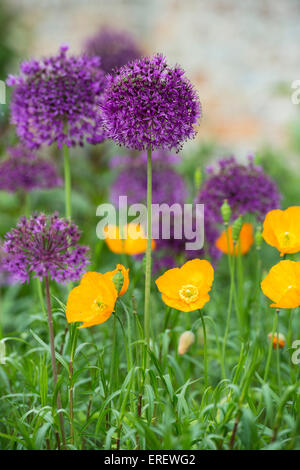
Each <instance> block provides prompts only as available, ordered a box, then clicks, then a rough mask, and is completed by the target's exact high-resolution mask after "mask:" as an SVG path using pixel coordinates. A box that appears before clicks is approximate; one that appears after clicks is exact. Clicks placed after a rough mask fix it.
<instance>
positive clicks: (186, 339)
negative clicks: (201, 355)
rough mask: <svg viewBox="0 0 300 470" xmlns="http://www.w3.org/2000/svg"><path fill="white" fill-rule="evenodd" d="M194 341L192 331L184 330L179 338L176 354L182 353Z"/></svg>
mask: <svg viewBox="0 0 300 470" xmlns="http://www.w3.org/2000/svg"><path fill="white" fill-rule="evenodd" d="M194 342H195V335H194V333H193V332H192V331H185V332H184V333H182V335H181V336H180V338H179V344H178V354H180V355H182V354H185V353H186V352H187V350H188V349H189V347H190V346H191V345H192V344H193V343H194Z"/></svg>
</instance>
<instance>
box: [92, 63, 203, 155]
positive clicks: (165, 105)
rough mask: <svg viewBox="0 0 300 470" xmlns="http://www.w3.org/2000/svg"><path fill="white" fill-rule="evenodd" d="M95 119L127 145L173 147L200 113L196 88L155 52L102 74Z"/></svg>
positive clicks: (187, 133)
mask: <svg viewBox="0 0 300 470" xmlns="http://www.w3.org/2000/svg"><path fill="white" fill-rule="evenodd" d="M100 110H101V113H100V119H99V120H100V121H101V122H102V124H103V125H104V129H105V131H106V132H107V136H108V137H109V138H111V139H113V140H114V141H116V142H117V143H118V144H119V145H124V146H125V147H128V148H130V149H136V150H147V149H148V148H149V147H150V146H151V147H152V149H153V150H155V149H165V150H171V149H174V148H175V149H176V150H179V149H180V148H181V147H182V144H183V143H184V141H186V140H187V139H190V138H192V137H194V136H195V134H196V131H195V125H197V124H198V122H199V120H200V117H201V104H200V101H199V98H198V95H197V93H196V91H195V90H194V88H193V86H192V85H191V83H190V82H189V80H188V79H187V78H186V77H185V75H184V71H183V70H182V69H181V68H180V67H179V66H175V67H174V68H172V67H170V66H168V65H167V63H166V59H165V57H163V56H162V55H161V54H157V55H155V56H154V57H152V58H150V57H144V58H142V59H140V60H136V61H135V62H131V63H130V64H127V65H125V66H124V67H121V68H120V69H119V70H118V71H117V72H116V74H115V75H114V76H112V75H108V77H107V87H106V88H105V92H104V94H103V97H102V99H101V106H100Z"/></svg>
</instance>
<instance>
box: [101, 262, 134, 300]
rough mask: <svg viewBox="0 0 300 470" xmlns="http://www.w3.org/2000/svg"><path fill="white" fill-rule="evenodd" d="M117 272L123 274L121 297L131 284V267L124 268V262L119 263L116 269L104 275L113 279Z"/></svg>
mask: <svg viewBox="0 0 300 470" xmlns="http://www.w3.org/2000/svg"><path fill="white" fill-rule="evenodd" d="M117 273H121V274H122V276H123V284H122V287H121V290H120V292H119V297H121V296H122V295H124V294H125V292H126V291H127V289H128V286H129V275H128V273H129V269H126V268H124V266H123V265H122V264H117V267H116V269H114V270H113V271H108V272H107V273H105V274H104V277H106V278H108V279H110V280H111V281H113V278H114V276H115V275H116V274H117Z"/></svg>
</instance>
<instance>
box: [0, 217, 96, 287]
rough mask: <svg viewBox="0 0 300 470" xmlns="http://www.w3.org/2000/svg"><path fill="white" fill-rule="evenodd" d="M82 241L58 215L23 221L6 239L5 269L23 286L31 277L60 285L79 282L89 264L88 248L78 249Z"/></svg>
mask: <svg viewBox="0 0 300 470" xmlns="http://www.w3.org/2000/svg"><path fill="white" fill-rule="evenodd" d="M79 239H80V232H79V230H78V228H77V226H76V225H75V224H73V223H72V222H70V221H69V220H66V219H60V218H59V217H58V214H57V213H54V214H53V215H51V216H46V215H44V214H39V215H34V216H32V217H29V218H26V217H22V218H21V219H20V220H19V223H18V225H17V227H16V228H14V229H12V230H11V231H10V232H8V233H7V234H6V235H5V242H4V245H3V249H4V251H5V252H6V253H7V254H8V256H7V258H6V259H5V260H4V267H5V268H6V269H7V270H8V271H9V272H10V273H12V274H13V276H14V277H15V278H16V279H18V280H20V281H21V282H25V281H28V280H29V275H30V274H31V273H33V275H34V277H38V278H40V279H42V278H43V277H45V276H50V278H51V279H54V280H56V281H57V282H59V283H65V282H69V281H76V280H78V279H79V278H80V277H81V275H82V273H83V272H84V271H85V267H86V265H87V264H88V257H87V253H88V247H86V246H81V245H78V241H79Z"/></svg>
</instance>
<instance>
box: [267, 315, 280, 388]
mask: <svg viewBox="0 0 300 470" xmlns="http://www.w3.org/2000/svg"><path fill="white" fill-rule="evenodd" d="M277 321H278V314H277V311H275V315H274V320H273V328H272V338H271V341H270V344H269V351H268V357H267V363H266V368H265V375H264V382H266V380H267V378H268V375H269V369H270V364H271V357H272V349H273V340H274V336H275V332H276V328H277Z"/></svg>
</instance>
